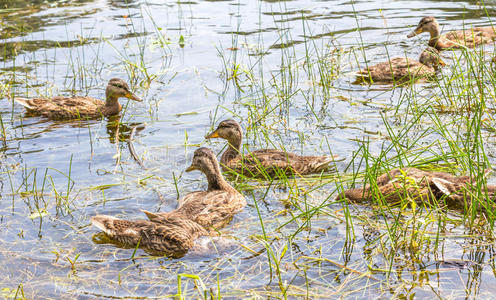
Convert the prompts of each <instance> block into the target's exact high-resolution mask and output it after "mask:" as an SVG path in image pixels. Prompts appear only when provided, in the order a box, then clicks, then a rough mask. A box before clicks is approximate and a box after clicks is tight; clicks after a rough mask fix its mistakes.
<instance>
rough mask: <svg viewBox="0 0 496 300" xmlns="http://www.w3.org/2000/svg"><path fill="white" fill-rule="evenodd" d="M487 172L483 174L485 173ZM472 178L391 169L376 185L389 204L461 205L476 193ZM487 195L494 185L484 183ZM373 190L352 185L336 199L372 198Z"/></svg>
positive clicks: (368, 187)
mask: <svg viewBox="0 0 496 300" xmlns="http://www.w3.org/2000/svg"><path fill="white" fill-rule="evenodd" d="M487 174H489V171H486V173H485V174H484V176H487ZM474 181H475V178H471V177H470V176H454V175H452V174H449V173H444V172H430V171H423V170H419V169H417V168H404V169H394V170H391V171H389V172H387V173H385V174H383V175H381V176H379V177H378V178H377V181H376V183H377V187H378V190H379V192H380V193H381V195H382V196H383V197H384V199H385V200H386V201H387V202H389V203H399V202H401V199H406V198H410V199H412V200H414V201H415V202H417V203H422V202H430V203H434V202H437V201H439V200H441V199H444V201H445V203H446V205H447V206H448V207H454V208H463V207H464V206H465V204H466V202H465V199H467V200H468V201H467V203H470V200H471V199H472V196H473V195H475V194H476V193H475V191H474V190H473V186H472V184H473V183H474ZM482 192H483V193H485V192H487V194H488V196H489V197H490V198H491V199H493V200H495V193H496V186H495V185H487V186H486V190H484V191H482ZM376 196H378V195H376V194H375V193H373V191H372V190H371V188H370V185H366V186H365V187H364V188H355V189H349V190H346V191H344V192H343V193H342V194H340V195H339V196H338V199H343V198H346V199H349V200H351V201H354V202H360V201H363V200H368V201H371V200H372V199H373V198H374V197H376Z"/></svg>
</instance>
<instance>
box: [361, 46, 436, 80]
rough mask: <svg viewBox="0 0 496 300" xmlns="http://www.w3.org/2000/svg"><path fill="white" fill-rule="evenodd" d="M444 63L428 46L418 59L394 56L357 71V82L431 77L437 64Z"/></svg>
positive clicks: (434, 49)
mask: <svg viewBox="0 0 496 300" xmlns="http://www.w3.org/2000/svg"><path fill="white" fill-rule="evenodd" d="M445 65H446V64H445V63H444V61H443V60H442V59H441V57H440V55H439V51H438V50H437V49H436V48H433V47H428V48H426V49H425V50H424V51H422V53H421V54H420V58H419V61H416V60H414V59H408V58H405V57H395V58H392V59H391V60H390V61H387V62H382V63H379V64H377V65H374V66H370V67H368V68H367V69H363V70H360V71H359V72H358V73H357V82H370V83H403V82H406V81H410V80H414V81H416V80H419V79H427V78H433V77H434V76H435V75H436V71H437V69H438V68H439V66H445Z"/></svg>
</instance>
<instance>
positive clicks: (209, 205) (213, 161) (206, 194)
mask: <svg viewBox="0 0 496 300" xmlns="http://www.w3.org/2000/svg"><path fill="white" fill-rule="evenodd" d="M193 170H199V171H201V172H202V173H203V174H205V176H207V180H208V188H207V190H206V191H201V192H192V193H189V194H188V195H186V196H185V197H183V198H182V199H180V200H179V206H178V208H176V209H175V210H173V211H171V212H163V213H152V212H149V211H145V210H143V212H144V213H145V214H146V215H147V216H148V218H149V219H150V220H151V221H154V222H162V218H163V217H169V216H184V217H185V218H190V219H191V220H193V221H195V222H197V223H198V224H200V225H202V226H203V227H205V228H207V229H212V228H213V229H219V228H221V227H223V226H225V225H226V224H227V223H229V221H230V220H231V219H232V217H233V216H234V215H235V214H237V213H238V212H240V211H241V210H243V208H244V207H245V205H246V199H245V197H244V196H243V195H242V194H241V193H240V192H238V191H237V190H236V189H234V188H233V187H232V186H231V185H230V184H229V183H228V182H227V181H226V180H225V179H224V176H222V173H221V171H220V167H219V162H218V161H217V158H216V157H215V154H214V153H213V152H212V150H210V149H208V148H204V147H202V148H198V149H196V151H195V154H194V156H193V161H192V163H191V166H190V167H189V168H187V169H186V172H191V171H193Z"/></svg>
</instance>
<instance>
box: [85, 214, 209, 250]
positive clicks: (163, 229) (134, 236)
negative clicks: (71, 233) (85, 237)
mask: <svg viewBox="0 0 496 300" xmlns="http://www.w3.org/2000/svg"><path fill="white" fill-rule="evenodd" d="M91 223H92V224H93V225H94V226H96V227H97V228H99V229H100V230H102V231H103V232H105V233H106V234H107V235H108V236H109V237H110V238H111V239H113V240H115V241H117V242H118V243H121V244H123V245H124V246H126V247H136V246H137V245H139V246H140V247H142V248H144V249H145V250H146V251H148V252H150V253H153V254H159V255H169V256H181V255H184V253H186V252H187V251H188V250H189V249H190V248H191V247H192V246H193V244H194V240H195V239H196V238H198V237H199V236H200V235H203V234H205V233H206V232H205V231H204V230H203V228H201V227H200V226H199V225H198V224H196V223H195V222H192V221H191V220H188V219H176V220H174V221H172V220H171V222H168V223H165V222H164V223H160V224H159V223H154V222H150V221H146V220H136V221H128V220H122V219H118V218H115V217H112V216H106V215H97V216H94V217H92V218H91Z"/></svg>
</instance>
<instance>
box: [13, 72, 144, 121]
mask: <svg viewBox="0 0 496 300" xmlns="http://www.w3.org/2000/svg"><path fill="white" fill-rule="evenodd" d="M105 96H106V100H105V101H101V100H98V99H95V98H92V97H81V96H74V97H61V96H59V97H53V98H33V99H26V98H14V101H16V102H18V103H20V104H21V105H23V106H24V107H26V109H27V110H28V112H29V113H32V114H34V115H41V116H44V117H47V118H49V119H59V120H60V119H80V118H83V119H92V118H98V117H102V116H105V117H108V116H111V115H117V114H119V112H120V111H121V110H122V106H121V105H120V103H119V101H118V99H119V98H120V97H126V98H129V99H131V100H134V101H141V99H140V98H138V97H137V96H136V95H135V94H133V93H132V92H131V91H130V90H129V86H128V85H127V83H126V82H125V81H124V80H122V79H119V78H112V79H110V81H109V82H108V85H107V89H106V90H105Z"/></svg>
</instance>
